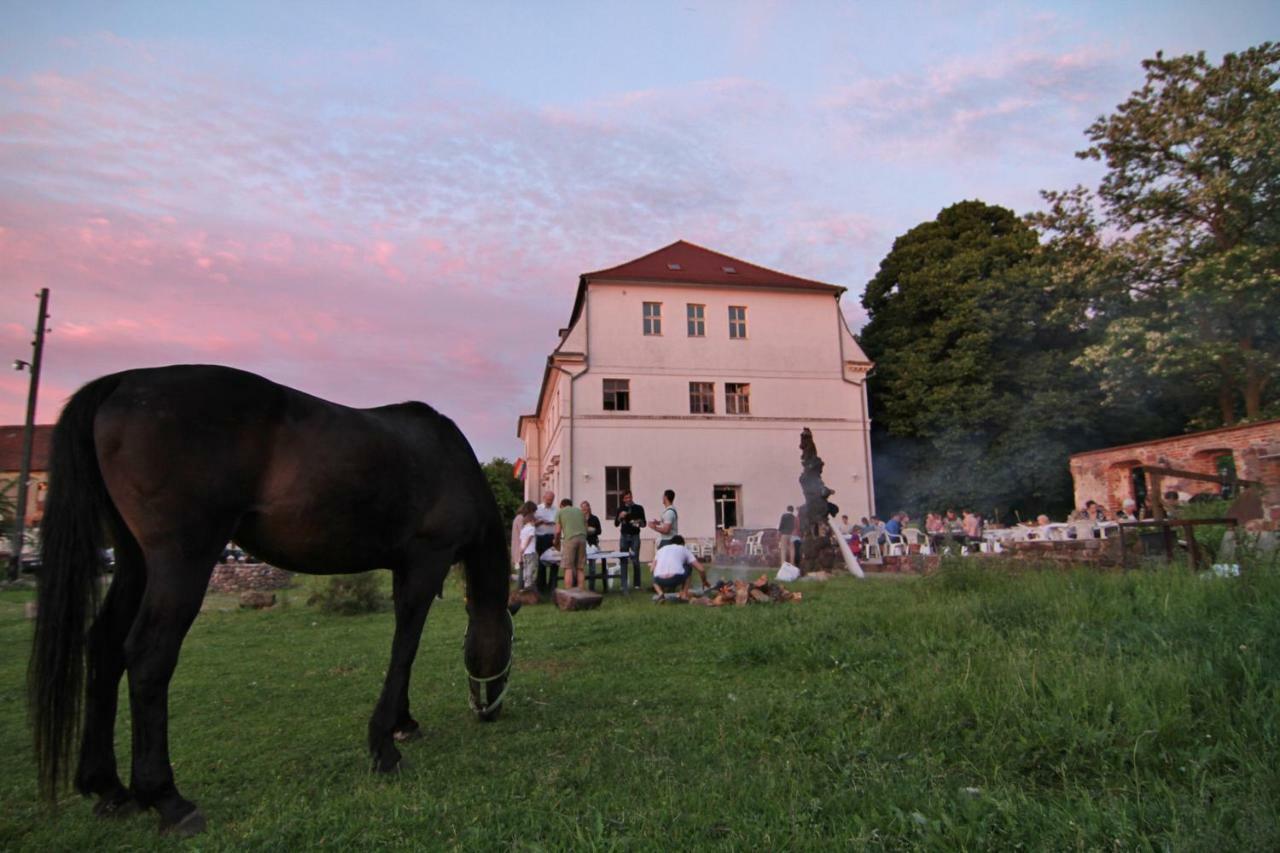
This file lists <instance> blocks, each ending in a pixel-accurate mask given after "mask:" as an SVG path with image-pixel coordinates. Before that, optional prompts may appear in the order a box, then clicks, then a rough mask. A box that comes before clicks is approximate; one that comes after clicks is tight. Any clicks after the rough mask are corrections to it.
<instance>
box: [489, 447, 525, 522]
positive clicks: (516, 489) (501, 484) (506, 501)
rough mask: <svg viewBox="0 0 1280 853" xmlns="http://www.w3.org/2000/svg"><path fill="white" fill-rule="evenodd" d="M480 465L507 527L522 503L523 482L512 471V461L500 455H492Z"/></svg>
mask: <svg viewBox="0 0 1280 853" xmlns="http://www.w3.org/2000/svg"><path fill="white" fill-rule="evenodd" d="M480 467H481V468H483V469H484V476H485V479H487V480H488V481H489V489H490V490H491V491H492V492H493V497H494V499H496V500H497V501H498V510H499V511H500V512H501V513H502V520H503V521H504V522H505V524H506V526H507V527H510V526H511V522H512V521H513V520H514V519H515V517H516V510H518V509H520V504H522V503H524V484H523V483H521V482H520V481H519V480H517V479H516V478H515V475H514V474H513V473H512V472H513V470H514V466H513V465H512V463H511V462H510V461H509V460H507V459H504V458H502V457H501V456H495V457H493V458H492V459H490V460H489V461H488V462H486V463H484V464H483V465H481V466H480Z"/></svg>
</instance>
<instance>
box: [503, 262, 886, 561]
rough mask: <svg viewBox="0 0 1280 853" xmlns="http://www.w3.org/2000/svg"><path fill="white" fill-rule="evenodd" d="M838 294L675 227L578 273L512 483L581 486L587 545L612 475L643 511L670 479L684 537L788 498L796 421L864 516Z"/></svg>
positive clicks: (856, 396)
mask: <svg viewBox="0 0 1280 853" xmlns="http://www.w3.org/2000/svg"><path fill="white" fill-rule="evenodd" d="M843 292H844V288H843V287H837V286H835V285H832V284H824V283H823V282H819V281H810V280H808V279H803V278H797V277H796V276H792V275H787V274H786V273H780V272H775V271H773V270H769V269H765V268H764V267H759V266H755V265H754V264H749V263H746V262H745V261H740V260H737V259H735V258H731V257H729V256H727V255H722V254H719V253H718V252H713V251H710V250H708V249H704V248H702V247H700V246H695V245H693V244H691V243H686V242H684V241H679V242H676V243H672V244H671V245H670V246H667V247H666V248H663V249H659V250H658V251H656V252H653V253H652V254H649V255H645V256H644V257H641V258H637V259H636V260H634V261H630V262H628V263H625V264H622V265H620V266H616V267H613V268H611V269H606V270H600V271H598V272H591V273H585V274H583V275H582V276H581V277H580V278H579V282H578V293H577V297H576V298H575V300H574V303H573V311H572V313H571V316H570V318H569V325H568V328H566V329H562V330H561V333H560V344H559V346H557V347H556V348H555V350H554V351H553V352H552V353H551V355H550V356H549V357H548V359H547V366H546V370H545V372H544V373H543V376H542V386H541V389H540V390H539V392H538V400H537V409H536V411H535V412H534V413H533V414H530V415H523V416H521V417H520V420H519V425H518V427H517V433H518V435H519V437H520V439H521V440H522V441H523V442H524V446H525V460H526V464H527V466H528V469H527V473H526V477H525V495H526V497H528V498H529V499H531V500H534V501H537V500H538V499H539V497H540V495H541V493H542V491H543V490H544V489H550V490H552V491H554V492H555V493H556V500H557V502H559V500H560V499H561V498H564V497H569V498H572V499H573V501H574V503H575V504H576V503H578V502H579V501H582V500H589V501H590V502H591V506H592V509H593V511H594V512H595V513H596V515H598V516H600V518H601V519H602V520H604V526H605V532H604V536H603V537H602V539H603V541H602V543H601V544H602V545H608V543H609V540H610V538H611V537H612V539H613V540H614V541H616V538H617V537H616V533H615V528H614V526H613V524H612V522H611V519H612V516H613V512H614V508H615V507H616V506H617V499H618V496H619V495H620V494H621V492H622V491H624V490H626V489H628V488H630V489H631V491H632V492H633V493H634V495H635V500H636V501H637V502H638V503H640V504H642V505H643V506H644V508H645V510H646V512H647V514H648V516H649V518H655V517H657V515H658V513H659V512H660V511H661V509H662V493H663V490H665V489H674V490H675V492H676V501H675V504H676V507H677V509H678V510H679V514H680V532H681V533H682V534H684V536H685V537H686V538H689V537H698V538H710V537H712V536H714V535H715V533H716V530H717V528H721V527H748V528H765V527H773V526H775V525H776V524H777V522H778V517H779V516H780V515H781V514H782V512H783V511H784V509H785V508H786V506H787V505H788V504H793V505H797V506H798V505H799V504H800V503H802V502H803V496H802V495H801V492H800V486H799V482H798V481H799V476H800V470H801V469H800V449H799V447H800V431H801V429H803V428H804V427H806V426H807V427H809V428H810V429H811V430H812V431H813V436H814V440H815V442H816V444H817V447H818V454H819V455H820V456H821V457H822V458H823V460H824V461H825V462H826V469H825V471H824V474H823V478H824V480H825V481H826V484H827V486H829V487H830V488H832V489H834V490H835V494H834V495H833V496H832V498H831V499H832V500H833V501H834V502H836V503H837V504H839V506H840V508H841V511H842V512H845V513H848V514H849V516H850V517H851V518H854V519H856V518H858V517H859V516H863V515H870V514H871V513H872V512H873V510H874V497H873V495H874V493H873V489H872V478H871V444H870V437H869V434H870V422H869V420H868V417H867V395H866V378H867V373H868V371H869V370H870V369H871V363H870V362H869V361H868V360H867V357H866V355H865V354H864V353H863V352H862V349H861V348H860V347H859V346H858V343H857V341H856V340H854V337H853V334H852V333H851V332H850V331H849V328H848V326H847V325H846V323H845V320H844V315H843V313H842V312H841V310H840V295H841V294H842V293H843ZM606 513H608V515H607V516H606ZM606 518H607V519H608V520H605V519H606ZM652 538H653V536H652V535H650V534H646V545H648V543H649V542H650V541H652ZM649 547H651V545H649Z"/></svg>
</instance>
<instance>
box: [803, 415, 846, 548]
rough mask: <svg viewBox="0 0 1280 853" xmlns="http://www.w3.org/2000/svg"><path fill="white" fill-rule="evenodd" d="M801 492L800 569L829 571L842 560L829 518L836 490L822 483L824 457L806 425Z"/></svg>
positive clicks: (831, 513) (833, 511) (833, 509)
mask: <svg viewBox="0 0 1280 853" xmlns="http://www.w3.org/2000/svg"><path fill="white" fill-rule="evenodd" d="M800 467H801V472H800V491H801V492H803V493H804V505H803V506H802V507H801V508H800V512H799V518H798V523H799V525H800V531H799V534H800V537H801V540H802V541H801V545H800V559H799V561H798V562H799V567H800V571H801V572H803V573H805V574H808V573H809V572H815V571H818V570H819V569H821V570H823V571H830V570H831V569H832V568H834V567H835V566H838V565H839V564H840V562H841V558H840V552H839V546H838V545H836V544H835V543H834V542H833V541H832V538H831V534H832V531H831V526H830V523H829V522H828V518H829V517H830V516H832V515H835V514H836V513H837V512H838V508H837V507H836V505H835V504H833V503H831V501H829V500H828V498H830V497H831V496H832V495H833V494H835V492H833V491H832V490H831V489H828V488H827V486H826V484H825V483H823V482H822V468H823V462H822V457H821V456H819V455H818V448H817V445H815V444H814V443H813V433H811V432H810V431H809V428H808V427H805V428H804V429H803V430H802V431H801V432H800Z"/></svg>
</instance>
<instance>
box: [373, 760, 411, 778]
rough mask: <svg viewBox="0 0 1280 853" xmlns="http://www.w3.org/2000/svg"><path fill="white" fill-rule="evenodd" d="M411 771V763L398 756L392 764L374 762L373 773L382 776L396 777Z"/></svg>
mask: <svg viewBox="0 0 1280 853" xmlns="http://www.w3.org/2000/svg"><path fill="white" fill-rule="evenodd" d="M408 769H409V763H408V762H407V761H405V760H404V759H403V758H401V757H399V756H397V757H396V759H395V761H392V762H390V763H387V762H383V761H378V760H376V759H375V760H374V762H373V772H374V773H377V774H379V775H381V776H395V775H397V774H399V773H402V772H404V771H405V770H408Z"/></svg>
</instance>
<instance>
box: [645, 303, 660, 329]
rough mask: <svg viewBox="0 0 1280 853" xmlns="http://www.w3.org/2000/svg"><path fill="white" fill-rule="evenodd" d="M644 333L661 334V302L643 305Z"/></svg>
mask: <svg viewBox="0 0 1280 853" xmlns="http://www.w3.org/2000/svg"><path fill="white" fill-rule="evenodd" d="M644 333H645V334H646V335H660V334H662V303H661V302H646V303H645V304H644Z"/></svg>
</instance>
